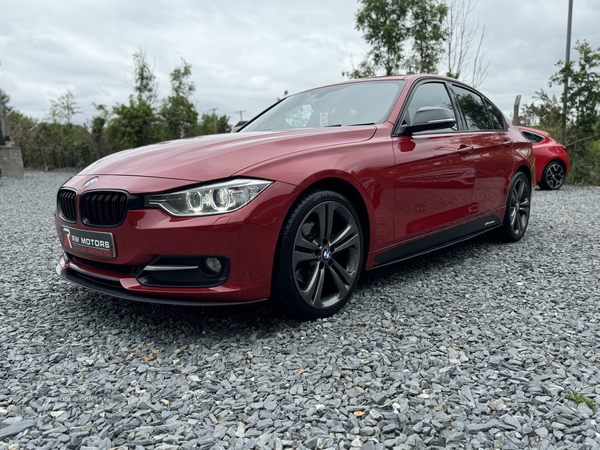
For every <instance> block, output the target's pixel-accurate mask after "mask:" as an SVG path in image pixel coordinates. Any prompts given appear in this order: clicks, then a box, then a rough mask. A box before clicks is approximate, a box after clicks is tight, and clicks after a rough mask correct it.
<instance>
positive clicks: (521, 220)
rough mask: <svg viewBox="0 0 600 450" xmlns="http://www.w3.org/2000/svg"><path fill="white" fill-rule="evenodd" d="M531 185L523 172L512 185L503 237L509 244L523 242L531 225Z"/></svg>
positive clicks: (507, 202) (509, 192)
mask: <svg viewBox="0 0 600 450" xmlns="http://www.w3.org/2000/svg"><path fill="white" fill-rule="evenodd" d="M530 210H531V184H530V183H529V180H528V179H527V177H526V176H525V174H524V173H522V172H517V173H516V174H515V176H514V177H513V179H512V182H511V183H510V189H509V191H508V199H507V201H506V212H505V213H504V221H503V223H502V227H501V228H500V233H501V237H502V238H503V239H504V240H505V241H507V242H517V241H519V240H521V238H522V237H523V235H524V234H525V230H526V229H527V224H528V223H529V213H530Z"/></svg>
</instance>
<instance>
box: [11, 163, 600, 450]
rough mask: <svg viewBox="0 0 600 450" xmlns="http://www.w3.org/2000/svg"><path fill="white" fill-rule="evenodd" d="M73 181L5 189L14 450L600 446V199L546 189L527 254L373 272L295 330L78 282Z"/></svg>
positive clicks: (18, 183) (487, 244)
mask: <svg viewBox="0 0 600 450" xmlns="http://www.w3.org/2000/svg"><path fill="white" fill-rule="evenodd" d="M68 176H69V174H68V173H65V172H50V173H40V172H28V173H26V176H25V178H24V179H22V180H15V179H5V178H0V211H1V220H0V249H1V251H0V267H2V270H1V271H0V314H1V316H2V318H3V320H2V321H1V323H0V348H2V349H3V351H2V352H0V371H1V375H0V379H1V380H2V382H1V383H0V436H2V437H0V449H4V448H6V449H8V445H9V444H12V443H13V442H17V441H18V443H19V445H20V447H19V448H24V449H25V448H27V449H39V448H46V449H54V448H80V449H85V448H89V449H92V448H93V449H95V450H97V449H98V448H125V447H127V448H130V449H136V450H142V449H151V448H162V449H171V448H184V449H187V448H202V449H210V448H214V449H221V448H223V449H225V448H226V449H248V448H262V447H266V448H276V449H282V450H283V449H290V448H297V449H298V450H301V449H306V448H315V449H336V450H339V449H342V448H343V449H347V448H348V447H349V446H350V445H352V446H353V447H352V448H356V449H358V448H361V447H363V448H372V449H375V450H380V449H383V448H399V449H400V448H406V449H414V448H505V449H510V448H517V449H521V448H560V449H563V448H564V449H570V448H598V447H599V446H600V442H599V434H598V433H600V426H599V425H598V424H599V423H600V416H599V413H598V412H595V411H593V410H591V409H590V408H588V407H587V406H585V405H584V406H581V405H580V406H578V405H575V404H574V403H573V402H571V401H568V400H566V399H565V398H564V395H565V392H568V391H571V392H577V393H581V394H582V395H585V396H586V397H588V398H590V399H592V400H594V401H595V402H596V404H600V387H599V386H600V373H599V371H598V367H599V364H600V340H599V339H598V336H600V278H599V277H600V275H599V274H600V239H598V236H599V235H600V208H598V204H600V188H579V187H571V186H565V187H563V188H562V189H561V190H560V191H558V192H542V191H535V192H534V197H533V202H532V208H533V209H532V217H531V222H530V225H529V229H528V231H527V234H526V236H525V237H524V239H523V240H522V241H520V242H519V243H516V244H510V245H507V244H503V243H499V242H497V241H495V240H494V239H493V238H490V237H487V236H482V237H479V238H476V239H475V240H472V241H469V242H467V243H463V244H459V245H456V246H453V247H449V248H447V249H444V250H441V251H438V252H436V253H433V254H429V255H426V256H422V257H418V258H415V259H412V260H410V261H406V262H402V263H398V264H396V265H391V266H388V267H385V268H381V269H379V270H376V271H372V272H368V273H366V274H365V275H364V276H363V278H362V279H361V281H360V283H359V285H358V289H357V292H356V294H355V296H354V298H353V300H352V301H351V303H350V305H349V306H348V307H346V308H344V309H342V311H340V312H339V313H338V314H337V315H336V316H334V317H332V318H328V319H323V320H315V321H312V322H297V321H294V320H290V319H287V318H285V317H281V316H280V315H278V314H277V313H276V312H274V311H273V310H272V309H271V308H270V307H269V306H268V305H259V306H252V307H239V308H213V309H209V308H206V309H204V308H192V307H172V306H161V305H153V304H142V303H135V302H128V301H124V300H119V299H114V298H111V297H108V296H104V295H100V294H97V293H94V292H91V291H87V290H84V289H80V288H78V287H75V286H73V285H70V284H68V283H66V282H64V281H62V280H60V279H59V278H58V277H57V276H56V274H55V271H54V267H55V265H56V259H57V255H58V254H59V253H60V247H59V244H58V240H57V238H56V236H55V233H56V232H55V230H54V227H53V223H52V212H53V209H54V205H55V194H56V190H57V188H58V186H59V185H60V183H61V182H62V181H64V180H65V179H66V178H67V177H68ZM25 424H30V425H29V426H27V427H26V428H23V429H20V430H18V431H16V430H17V429H16V428H14V427H18V426H21V427H23V426H24V425H25ZM11 429H12V430H13V431H11V433H12V434H10V435H7V434H2V433H6V432H7V430H11ZM354 444H356V445H354ZM469 446H470V447H469Z"/></svg>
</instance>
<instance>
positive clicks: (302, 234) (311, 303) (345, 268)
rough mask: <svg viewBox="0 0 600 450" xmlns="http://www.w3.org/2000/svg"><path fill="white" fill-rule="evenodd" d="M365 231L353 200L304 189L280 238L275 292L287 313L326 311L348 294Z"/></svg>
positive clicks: (330, 311) (332, 310)
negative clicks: (305, 191)
mask: <svg viewBox="0 0 600 450" xmlns="http://www.w3.org/2000/svg"><path fill="white" fill-rule="evenodd" d="M363 252H364V248H363V233H362V228H361V225H360V220H359V218H358V214H357V213H356V210H355V209H354V207H353V206H352V204H351V203H350V202H349V201H348V200H347V199H346V198H345V197H344V196H343V195H341V194H339V193H337V192H334V191H328V190H323V191H313V192H309V193H307V194H306V195H305V196H304V197H303V198H302V199H301V200H300V201H299V202H298V203H297V204H296V206H295V207H294V209H293V210H292V212H291V214H290V216H289V217H288V219H287V221H286V223H285V225H284V227H283V230H282V232H281V235H280V238H279V245H278V249H277V255H276V257H275V268H274V277H273V294H274V297H275V299H276V301H277V302H278V304H279V305H280V306H281V307H282V308H283V310H284V312H285V313H288V314H291V315H293V316H296V317H300V318H304V319H315V318H319V317H328V316H331V315H333V314H335V313H336V312H337V311H339V310H340V309H341V308H342V307H343V306H344V305H345V304H346V303H347V302H348V300H349V299H350V297H351V296H352V293H353V292H354V289H355V287H356V284H357V282H358V278H359V276H360V272H361V268H362V262H363V254H364V253H363Z"/></svg>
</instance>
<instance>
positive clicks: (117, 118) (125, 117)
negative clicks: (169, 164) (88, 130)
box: [106, 96, 162, 150]
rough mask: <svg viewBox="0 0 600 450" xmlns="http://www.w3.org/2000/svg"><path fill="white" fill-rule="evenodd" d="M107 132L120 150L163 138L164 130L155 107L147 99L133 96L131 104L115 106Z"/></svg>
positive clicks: (130, 100) (130, 99) (151, 142)
mask: <svg viewBox="0 0 600 450" xmlns="http://www.w3.org/2000/svg"><path fill="white" fill-rule="evenodd" d="M112 112H113V117H112V118H111V119H110V121H109V123H108V126H107V128H106V134H107V136H108V137H109V138H110V139H113V140H114V141H115V142H116V143H117V149H118V150H124V149H128V148H135V147H141V146H143V145H149V144H153V143H155V142H158V141H160V140H161V137H162V130H161V127H160V125H161V124H160V123H159V121H158V118H157V116H156V114H155V113H154V109H153V108H152V107H151V106H150V105H149V104H148V102H146V101H145V100H138V99H136V98H134V97H133V96H131V97H130V98H129V104H118V105H117V106H114V107H113V111H112Z"/></svg>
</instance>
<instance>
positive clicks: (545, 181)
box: [540, 161, 565, 191]
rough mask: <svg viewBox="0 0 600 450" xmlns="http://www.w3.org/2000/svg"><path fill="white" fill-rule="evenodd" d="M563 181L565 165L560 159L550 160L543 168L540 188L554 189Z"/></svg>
mask: <svg viewBox="0 0 600 450" xmlns="http://www.w3.org/2000/svg"><path fill="white" fill-rule="evenodd" d="M564 182H565V166H564V165H563V164H562V163H561V162H560V161H550V162H549V163H548V165H546V167H545V169H544V173H543V174H542V179H541V180H540V188H541V189H544V190H548V191H549V190H552V191H555V190H557V189H560V187H561V186H562V185H563V183H564Z"/></svg>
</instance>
